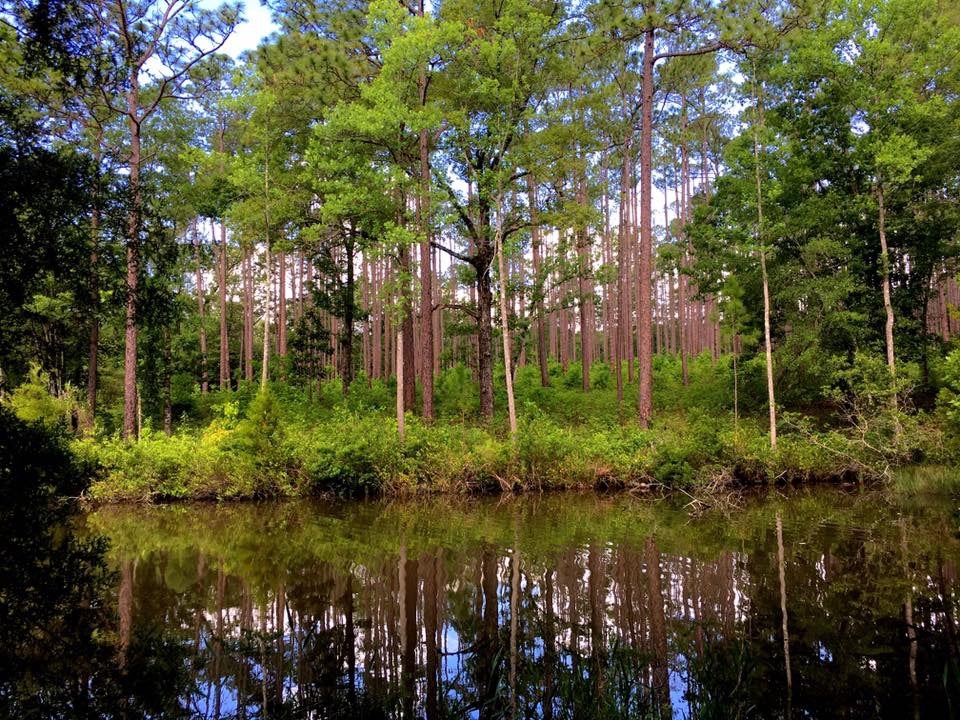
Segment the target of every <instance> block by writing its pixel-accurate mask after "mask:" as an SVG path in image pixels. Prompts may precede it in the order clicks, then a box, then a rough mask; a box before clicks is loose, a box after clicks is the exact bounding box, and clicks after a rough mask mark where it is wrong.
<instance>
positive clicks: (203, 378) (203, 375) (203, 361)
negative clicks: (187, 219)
mask: <svg viewBox="0 0 960 720" xmlns="http://www.w3.org/2000/svg"><path fill="white" fill-rule="evenodd" d="M193 249H194V254H195V255H196V268H195V278H196V283H195V284H196V286H197V288H196V289H197V318H198V320H199V325H200V392H201V393H202V394H203V395H206V394H207V392H209V390H210V379H209V376H208V374H207V328H206V324H205V323H206V315H207V313H206V302H205V298H204V288H203V259H202V247H201V244H200V231H199V229H198V228H197V219H196V218H194V219H193Z"/></svg>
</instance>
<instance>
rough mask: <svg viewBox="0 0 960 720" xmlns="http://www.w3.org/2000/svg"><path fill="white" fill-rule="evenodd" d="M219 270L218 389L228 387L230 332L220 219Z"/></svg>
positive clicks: (224, 243) (223, 229)
mask: <svg viewBox="0 0 960 720" xmlns="http://www.w3.org/2000/svg"><path fill="white" fill-rule="evenodd" d="M213 230H214V228H213V221H212V220H211V221H210V231H211V233H212V232H213ZM217 270H218V271H219V276H220V277H219V282H218V284H219V286H220V287H219V289H218V293H217V294H218V296H219V303H220V308H219V309H220V389H221V390H229V389H230V334H229V325H228V322H227V321H228V319H229V318H227V226H226V224H225V223H224V222H223V219H222V218H221V220H220V263H219V267H218V268H217Z"/></svg>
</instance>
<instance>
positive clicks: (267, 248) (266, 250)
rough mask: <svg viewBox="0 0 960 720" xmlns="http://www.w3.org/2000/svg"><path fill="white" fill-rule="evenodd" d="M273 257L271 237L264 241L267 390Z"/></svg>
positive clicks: (263, 369)
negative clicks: (271, 253)
mask: <svg viewBox="0 0 960 720" xmlns="http://www.w3.org/2000/svg"><path fill="white" fill-rule="evenodd" d="M272 262H273V259H272V258H271V257H270V239H269V236H268V238H267V241H266V243H264V267H265V268H266V269H265V272H266V274H267V276H266V279H265V281H264V287H265V288H266V291H267V292H266V297H265V298H264V303H263V357H262V361H261V363H260V389H261V390H265V389H266V387H267V382H268V381H269V379H270V295H271V290H272V288H271V282H272V277H271V275H272V272H271V267H270V266H271V264H272Z"/></svg>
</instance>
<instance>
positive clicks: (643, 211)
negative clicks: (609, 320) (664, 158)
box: [637, 27, 654, 428]
mask: <svg viewBox="0 0 960 720" xmlns="http://www.w3.org/2000/svg"><path fill="white" fill-rule="evenodd" d="M643 48H644V49H643V77H642V83H641V85H642V102H643V107H642V114H643V120H642V125H641V128H640V187H641V191H640V195H641V197H640V263H639V274H640V303H639V306H638V307H637V316H638V317H637V325H638V330H637V339H638V340H639V344H640V347H639V350H638V352H639V358H640V360H639V362H640V383H639V385H640V388H639V395H638V398H637V404H638V405H637V409H638V411H639V416H640V427H642V428H648V427H650V420H651V419H652V417H653V363H652V357H651V330H652V322H653V319H652V315H651V312H650V269H651V264H652V258H653V227H652V223H653V217H652V202H651V201H652V197H651V191H652V189H653V61H654V56H653V53H654V43H653V28H652V27H650V28H648V29H647V30H646V31H644V43H643Z"/></svg>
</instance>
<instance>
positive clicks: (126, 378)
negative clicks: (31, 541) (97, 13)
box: [123, 67, 143, 440]
mask: <svg viewBox="0 0 960 720" xmlns="http://www.w3.org/2000/svg"><path fill="white" fill-rule="evenodd" d="M138 70H139V68H138V67H137V68H133V69H132V71H131V73H130V89H129V90H128V91H127V121H128V126H129V128H130V160H129V168H130V175H129V183H130V209H129V212H128V214H127V274H126V291H127V298H126V300H127V305H126V321H125V328H124V351H123V437H124V439H126V440H131V439H136V437H137V434H138V433H137V430H138V427H137V282H138V280H139V276H140V216H141V210H142V207H143V198H142V196H141V194H140V193H141V189H140V120H139V116H138V112H139V108H140V95H139V88H140V85H139V77H138V75H137V72H138Z"/></svg>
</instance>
